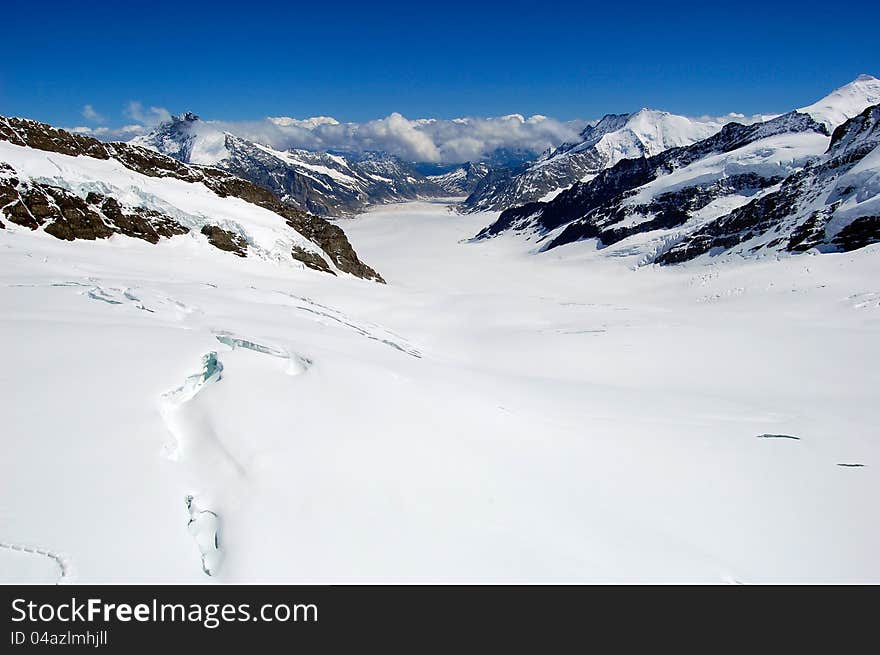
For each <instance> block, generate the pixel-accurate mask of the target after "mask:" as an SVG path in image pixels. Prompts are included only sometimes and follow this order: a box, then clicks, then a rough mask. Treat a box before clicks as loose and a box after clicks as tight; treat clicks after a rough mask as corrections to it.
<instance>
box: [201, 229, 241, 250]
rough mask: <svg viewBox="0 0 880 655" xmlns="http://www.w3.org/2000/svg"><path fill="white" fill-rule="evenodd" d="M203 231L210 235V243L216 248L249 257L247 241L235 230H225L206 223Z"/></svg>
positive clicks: (207, 235)
mask: <svg viewBox="0 0 880 655" xmlns="http://www.w3.org/2000/svg"><path fill="white" fill-rule="evenodd" d="M201 232H202V234H204V235H205V236H206V237H208V243H210V244H211V245H212V246H214V247H215V248H217V249H219V250H225V251H226V252H231V253H232V254H233V255H238V256H239V257H247V241H245V240H244V239H243V238H242V237H241V236H239V235H238V234H236V233H235V232H230V231H229V230H224V229H223V228H222V227H219V226H217V225H205V226H203V227H202V230H201Z"/></svg>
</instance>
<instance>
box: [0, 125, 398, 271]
mask: <svg viewBox="0 0 880 655" xmlns="http://www.w3.org/2000/svg"><path fill="white" fill-rule="evenodd" d="M182 146H183V147H187V148H190V155H189V156H190V157H192V156H195V157H196V158H198V159H199V160H200V161H203V162H207V161H209V160H210V159H211V154H210V147H209V146H208V144H206V143H205V142H203V141H199V140H198V139H194V140H193V141H191V142H187V143H184V144H182ZM193 152H195V153H196V154H195V155H193V154H192V153H193ZM0 207H2V216H3V220H0V228H3V229H12V230H20V229H26V230H32V231H35V232H38V233H45V234H49V235H51V236H53V237H56V238H58V239H63V240H67V241H74V240H95V239H108V238H111V237H116V236H117V235H121V236H123V237H132V238H135V239H141V240H144V241H148V242H150V243H153V244H156V243H158V242H160V241H164V240H167V239H171V238H172V237H184V235H186V236H188V237H189V238H190V239H193V240H194V241H195V242H196V243H197V244H209V245H211V246H214V247H216V248H219V249H220V250H225V251H229V252H231V253H233V254H235V255H238V256H239V257H248V256H254V257H259V258H263V259H269V260H272V261H276V262H278V263H279V264H281V265H290V266H296V267H302V266H306V267H309V268H313V269H315V270H319V271H323V272H327V273H332V274H334V275H335V274H336V273H339V272H344V273H349V274H352V275H355V276H358V277H363V278H367V279H373V280H377V281H381V277H380V276H379V275H378V273H376V272H375V271H374V270H372V269H371V268H370V267H368V266H367V265H365V264H364V263H363V262H361V261H360V259H358V257H357V254H356V253H355V252H354V250H353V249H352V247H351V245H350V244H349V242H348V239H347V238H346V236H345V234H344V232H343V231H342V229H341V228H339V227H338V226H336V225H333V224H331V223H328V222H327V221H325V220H324V219H322V218H319V217H316V216H313V215H311V214H308V213H306V212H304V211H301V210H299V209H296V208H294V207H290V206H288V205H285V204H283V203H282V202H280V201H279V200H278V199H277V198H276V197H275V196H273V195H272V194H271V193H269V192H268V191H266V190H265V189H263V188H261V187H259V186H257V185H255V184H253V183H252V182H248V181H246V180H243V179H240V178H238V177H235V176H234V175H232V174H230V173H229V172H226V171H221V170H218V169H216V168H210V167H207V166H190V165H187V164H183V163H181V162H180V161H178V160H177V159H173V158H171V157H168V156H166V155H163V154H159V153H157V152H154V151H153V150H149V149H146V148H143V147H140V146H137V145H132V144H128V143H103V142H101V141H98V140H96V139H93V138H91V137H87V136H83V135H77V134H71V133H69V132H66V131H64V130H59V129H55V128H53V127H51V126H49V125H46V124H43V123H38V122H36V121H32V120H27V119H21V118H3V117H0Z"/></svg>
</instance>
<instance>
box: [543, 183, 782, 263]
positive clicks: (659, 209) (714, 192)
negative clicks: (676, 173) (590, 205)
mask: <svg viewBox="0 0 880 655" xmlns="http://www.w3.org/2000/svg"><path fill="white" fill-rule="evenodd" d="M781 181H782V178H780V177H769V178H765V177H761V176H760V175H756V174H754V173H744V174H741V175H731V176H728V177H725V178H721V179H718V180H714V181H712V182H708V183H702V184H696V185H694V186H689V187H685V188H683V189H680V190H678V191H670V192H667V193H662V194H660V195H658V196H657V197H656V198H654V199H653V200H652V201H651V202H650V203H648V204H642V205H627V204H624V202H625V201H626V200H627V199H628V198H629V197H631V195H632V192H626V193H623V194H620V195H618V196H616V197H615V198H614V201H613V202H608V203H605V204H603V205H601V206H600V207H597V208H596V209H595V211H593V212H592V213H590V214H589V216H588V218H586V219H584V220H581V221H575V222H573V223H570V224H569V225H568V226H567V227H566V228H565V229H564V230H563V231H562V233H561V234H560V235H559V236H558V237H556V238H555V239H554V240H552V241H551V242H550V243H549V245H547V246H546V248H547V249H548V250H549V249H550V248H555V247H556V246H557V245H562V244H565V243H572V242H573V241H578V240H580V239H584V238H597V239H599V240H600V241H601V242H602V245H603V246H610V245H612V244H615V243H617V242H618V241H622V240H623V239H625V238H627V237H629V236H632V235H634V234H640V233H643V232H650V231H652V230H661V229H669V228H673V227H678V226H680V225H684V224H685V223H687V221H688V220H689V219H690V214H691V212H694V211H698V210H700V209H702V208H703V207H705V206H706V205H708V204H709V203H710V202H712V201H713V200H715V199H717V198H720V197H722V196H727V195H731V194H734V193H739V194H743V195H754V194H756V193H757V192H758V191H760V190H762V189H765V188H767V187H769V186H773V185H774V184H778V183H779V182H781ZM637 217H642V218H643V219H644V220H641V221H638V222H636V223H635V224H630V225H626V226H622V227H618V225H619V224H620V223H623V222H624V221H625V220H626V219H628V218H629V219H633V218H637ZM649 217H650V218H649Z"/></svg>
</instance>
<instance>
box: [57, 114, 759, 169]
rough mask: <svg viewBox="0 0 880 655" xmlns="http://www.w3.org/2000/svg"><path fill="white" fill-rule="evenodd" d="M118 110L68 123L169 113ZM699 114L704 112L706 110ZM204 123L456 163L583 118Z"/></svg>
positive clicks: (539, 138)
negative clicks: (117, 114)
mask: <svg viewBox="0 0 880 655" xmlns="http://www.w3.org/2000/svg"><path fill="white" fill-rule="evenodd" d="M87 110H88V111H87ZM82 113H83V115H84V116H86V117H87V118H89V116H95V117H100V115H99V114H98V113H97V112H96V111H95V110H94V109H93V108H92V107H91V106H90V105H86V107H84V108H83V112H82ZM87 114H88V116H87ZM123 115H124V116H125V117H126V118H128V119H130V120H131V121H134V122H133V123H131V124H129V125H124V126H122V127H118V128H108V127H105V126H102V127H97V128H89V127H77V128H74V129H75V130H76V131H77V132H80V133H84V134H92V135H94V136H96V137H98V138H101V139H104V140H129V139H131V138H132V137H135V136H137V135H139V134H143V133H146V132H149V131H150V130H151V129H152V128H153V127H155V126H156V125H157V124H159V123H162V122H164V121H168V120H170V119H171V117H172V115H171V112H169V111H168V110H167V109H165V108H164V107H155V106H151V107H149V108H146V107H144V105H143V104H142V103H140V102H137V101H131V102H129V103H128V104H127V105H126V107H125V109H124V111H123ZM764 118H766V117H763V116H760V117H759V116H754V117H745V116H743V115H741V114H729V115H727V116H724V117H718V118H717V119H713V120H718V121H720V122H723V123H726V122H729V121H731V120H737V121H739V122H754V121H755V120H762V119H764ZM92 120H94V121H97V119H96V118H93V119H92ZM698 120H708V117H700V118H699V119H698ZM208 124H210V125H211V126H212V127H214V128H216V129H218V130H221V131H225V132H230V133H231V134H235V135H236V136H240V137H244V138H246V139H250V140H252V141H256V142H257V143H260V144H263V145H267V146H270V147H272V148H275V149H277V150H288V149H304V150H335V151H341V152H353V153H361V152H369V151H381V152H387V153H390V154H393V155H397V156H398V157H401V158H403V159H405V160H408V161H418V162H441V163H459V162H465V161H475V160H479V159H483V158H485V157H487V156H489V155H491V154H492V153H493V152H496V151H497V150H499V149H507V150H519V151H527V152H530V153H534V154H539V153H541V152H543V151H544V150H546V149H547V148H555V147H557V146H559V145H560V144H562V143H571V142H577V141H579V140H580V139H579V136H578V135H579V133H580V132H581V130H583V128H584V127H585V126H586V125H587V124H588V121H583V120H573V121H559V120H556V119H553V118H549V117H547V116H541V115H534V116H531V117H529V118H526V117H525V116H522V115H520V114H509V115H507V116H498V117H494V118H475V117H468V118H455V119H451V120H450V119H438V118H419V119H410V118H406V117H405V116H403V115H402V114H399V113H397V112H394V113H392V114H391V115H389V116H386V117H385V118H378V119H375V120H371V121H366V122H363V123H342V122H340V121H338V120H336V119H335V118H332V117H330V116H315V117H312V118H304V119H299V118H292V117H290V116H273V117H268V118H264V119H262V120H255V121H222V120H218V121H209V122H208Z"/></svg>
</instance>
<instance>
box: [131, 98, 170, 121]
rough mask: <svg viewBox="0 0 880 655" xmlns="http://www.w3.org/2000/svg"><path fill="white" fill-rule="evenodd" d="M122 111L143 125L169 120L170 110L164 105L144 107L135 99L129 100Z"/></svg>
mask: <svg viewBox="0 0 880 655" xmlns="http://www.w3.org/2000/svg"><path fill="white" fill-rule="evenodd" d="M123 113H124V114H125V115H126V116H128V117H129V118H131V119H132V120H134V121H137V122H138V123H143V124H145V125H157V124H158V123H164V122H165V121H168V120H171V112H169V111H168V110H167V109H165V108H164V107H150V108H149V109H144V106H143V105H142V104H141V103H140V102H138V101H137V100H131V101H130V102H129V103H128V104H127V105H126V107H125V111H124V112H123Z"/></svg>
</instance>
